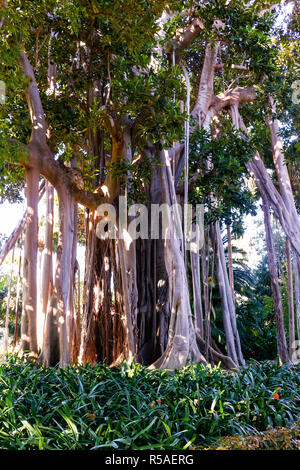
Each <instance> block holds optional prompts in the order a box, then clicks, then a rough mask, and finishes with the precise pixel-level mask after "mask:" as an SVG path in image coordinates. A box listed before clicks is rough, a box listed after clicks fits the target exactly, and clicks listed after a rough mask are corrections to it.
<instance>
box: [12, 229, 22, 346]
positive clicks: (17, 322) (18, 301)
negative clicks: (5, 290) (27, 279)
mask: <svg viewBox="0 0 300 470" xmlns="http://www.w3.org/2000/svg"><path fill="white" fill-rule="evenodd" d="M19 247H20V253H19V262H18V279H17V296H16V309H15V332H14V341H13V349H15V348H16V346H17V342H18V336H19V334H18V329H19V303H20V284H21V266H22V250H23V247H22V234H21V238H20V241H19Z"/></svg>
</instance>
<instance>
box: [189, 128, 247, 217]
mask: <svg viewBox="0 0 300 470" xmlns="http://www.w3.org/2000/svg"><path fill="white" fill-rule="evenodd" d="M253 152H254V147H253V144H252V142H251V141H246V140H245V139H243V137H241V136H240V135H239V133H238V132H237V131H236V130H235V129H233V127H232V125H231V124H230V123H229V122H227V121H224V123H223V125H222V128H221V129H220V135H219V136H218V138H217V139H215V138H213V136H212V133H209V132H207V131H206V130H204V129H200V130H197V131H196V132H194V134H193V136H192V139H191V152H190V167H191V170H190V171H191V173H194V172H195V171H197V170H199V177H198V180H197V185H196V188H195V189H194V191H193V193H192V195H191V199H192V200H193V201H194V202H198V203H204V204H205V205H206V206H207V207H208V214H207V222H213V221H214V220H216V219H219V220H224V221H225V222H226V223H227V224H231V223H232V222H234V221H235V220H239V219H240V218H241V216H242V215H244V214H249V213H252V214H255V206H254V201H255V196H254V195H253V194H252V193H251V192H250V191H249V189H248V187H247V185H246V184H245V180H244V178H245V174H246V169H245V163H246V162H247V161H248V160H249V159H250V158H252V156H253Z"/></svg>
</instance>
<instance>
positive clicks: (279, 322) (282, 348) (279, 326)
mask: <svg viewBox="0 0 300 470" xmlns="http://www.w3.org/2000/svg"><path fill="white" fill-rule="evenodd" d="M262 208H263V212H264V223H265V232H266V243H267V251H268V262H269V270H270V277H271V287H272V293H273V300H274V310H275V317H276V330H277V352H278V356H279V357H280V359H281V360H282V362H288V361H289V354H288V348H287V343H286V337H285V331H284V318H283V309H282V298H281V292H280V288H279V282H278V273H277V269H276V254H275V245H274V239H273V235H272V228H271V221H270V212H269V205H268V203H267V202H266V201H265V200H264V199H263V205H262Z"/></svg>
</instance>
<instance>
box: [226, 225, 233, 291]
mask: <svg viewBox="0 0 300 470" xmlns="http://www.w3.org/2000/svg"><path fill="white" fill-rule="evenodd" d="M227 239H228V271H229V283H230V288H231V292H232V297H233V299H234V276H233V265H232V241H231V229H230V225H227Z"/></svg>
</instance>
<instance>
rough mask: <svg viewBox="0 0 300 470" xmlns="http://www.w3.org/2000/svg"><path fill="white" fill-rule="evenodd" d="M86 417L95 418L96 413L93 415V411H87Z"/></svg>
mask: <svg viewBox="0 0 300 470" xmlns="http://www.w3.org/2000/svg"><path fill="white" fill-rule="evenodd" d="M85 417H86V418H91V419H95V418H96V415H94V414H93V413H87V414H86V415H85Z"/></svg>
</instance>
